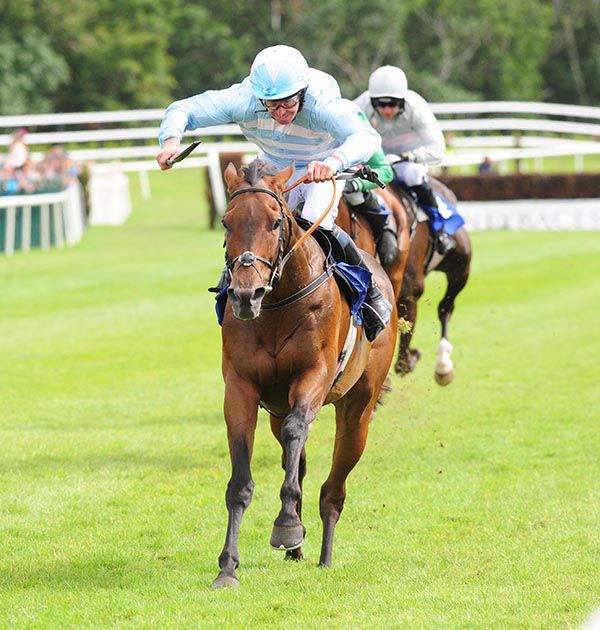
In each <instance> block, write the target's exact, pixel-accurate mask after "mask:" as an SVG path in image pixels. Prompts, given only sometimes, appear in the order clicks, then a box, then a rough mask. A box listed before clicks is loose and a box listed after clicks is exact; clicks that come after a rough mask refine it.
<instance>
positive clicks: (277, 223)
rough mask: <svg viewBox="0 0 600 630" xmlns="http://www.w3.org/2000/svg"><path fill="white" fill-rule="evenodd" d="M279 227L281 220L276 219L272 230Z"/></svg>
mask: <svg viewBox="0 0 600 630" xmlns="http://www.w3.org/2000/svg"><path fill="white" fill-rule="evenodd" d="M280 226H281V219H277V221H275V223H273V230H277V229H278V228H279V227H280Z"/></svg>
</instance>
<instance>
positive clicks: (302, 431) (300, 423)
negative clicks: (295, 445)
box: [281, 409, 308, 446]
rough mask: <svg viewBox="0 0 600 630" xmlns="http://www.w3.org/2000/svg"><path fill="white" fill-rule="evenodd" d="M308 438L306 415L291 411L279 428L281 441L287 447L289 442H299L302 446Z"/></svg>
mask: <svg viewBox="0 0 600 630" xmlns="http://www.w3.org/2000/svg"><path fill="white" fill-rule="evenodd" d="M307 437H308V422H307V421H306V415H305V414H304V413H303V412H302V411H301V410H299V409H293V410H292V411H291V412H290V413H289V414H288V415H287V416H286V418H285V420H284V421H283V424H282V426H281V441H282V442H283V444H285V445H287V444H289V443H290V442H296V441H298V442H300V443H301V444H302V445H303V446H304V443H305V442H306V439H307Z"/></svg>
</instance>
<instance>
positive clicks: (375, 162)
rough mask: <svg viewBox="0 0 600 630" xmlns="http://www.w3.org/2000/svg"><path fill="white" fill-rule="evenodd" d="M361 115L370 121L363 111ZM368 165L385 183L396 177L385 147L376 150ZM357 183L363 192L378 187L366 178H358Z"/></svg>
mask: <svg viewBox="0 0 600 630" xmlns="http://www.w3.org/2000/svg"><path fill="white" fill-rule="evenodd" d="M359 116H360V117H361V118H362V119H363V120H364V121H367V122H368V119H367V117H366V116H365V115H364V114H363V112H360V113H359ZM367 166H369V167H371V168H372V169H373V170H374V171H375V173H376V174H377V177H379V179H380V180H381V181H382V182H383V183H384V184H389V183H390V182H391V181H392V179H394V171H393V170H392V167H391V166H390V164H389V162H388V161H387V159H386V157H385V153H384V152H383V149H377V151H375V153H374V154H373V155H372V156H371V157H370V158H369V160H368V162H367ZM356 183H357V184H358V190H360V191H361V192H364V191H365V190H372V189H373V188H378V186H377V184H374V183H373V182H369V181H367V180H366V179H357V180H356Z"/></svg>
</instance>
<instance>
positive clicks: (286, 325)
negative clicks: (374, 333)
mask: <svg viewBox="0 0 600 630" xmlns="http://www.w3.org/2000/svg"><path fill="white" fill-rule="evenodd" d="M265 167H266V165H265V164H264V163H263V162H260V161H255V162H253V163H252V164H251V165H250V166H249V167H247V168H244V169H242V176H240V175H238V173H237V172H236V169H235V167H234V166H233V165H229V166H228V167H227V169H226V170H225V180H226V182H227V187H228V190H229V193H230V196H231V201H230V203H229V206H228V208H227V211H226V212H225V215H224V217H223V225H224V227H225V229H226V237H225V246H226V259H227V261H228V263H227V265H228V269H229V271H230V274H231V282H230V287H229V289H228V292H227V306H226V309H225V313H224V319H223V328H222V339H223V358H222V370H223V378H224V381H225V401H224V411H225V421H226V424H227V437H228V441H229V452H230V456H231V466H232V474H231V479H230V480H229V483H228V485H227V493H226V495H225V498H226V504H227V510H228V513H229V519H228V524H227V534H226V538H225V545H224V547H223V551H222V553H221V555H220V556H219V567H220V569H221V570H220V572H219V574H218V576H217V578H216V579H215V581H214V583H213V587H214V588H219V587H223V586H233V585H237V584H239V582H238V579H237V576H236V568H237V567H238V564H239V557H238V536H239V530H240V523H241V520H242V516H243V514H244V511H245V510H246V508H247V507H248V505H249V504H250V500H251V498H252V491H253V487H254V482H253V481H252V474H251V472H250V461H251V457H252V447H253V443H254V433H255V429H256V423H257V413H258V407H259V406H263V407H264V408H265V409H267V410H268V411H269V413H270V421H271V430H272V432H273V434H274V435H275V437H276V438H277V440H278V441H279V443H280V444H281V447H282V450H283V456H282V465H283V468H284V470H285V478H284V481H283V485H282V486H281V492H280V497H281V511H280V512H279V515H278V516H277V518H276V519H275V523H274V527H273V532H272V534H271V546H272V547H274V548H275V549H284V550H286V552H287V555H288V557H290V558H294V559H299V558H301V557H302V552H301V550H300V546H301V545H302V543H303V541H304V526H303V525H302V520H301V511H302V510H301V506H302V480H303V478H304V475H305V473H306V453H305V448H304V446H305V443H306V440H307V437H308V428H309V425H310V423H311V422H312V420H313V419H314V418H315V417H316V415H317V413H318V412H319V410H320V409H321V407H322V406H323V405H326V404H328V403H333V404H334V405H335V409H336V436H335V446H334V450H333V462H332V467H331V472H330V473H329V476H328V477H327V479H326V481H325V483H324V484H323V486H322V487H321V497H320V514H321V519H322V521H323V539H322V546H321V556H320V561H319V562H320V564H321V565H324V566H329V565H331V562H332V548H333V534H334V529H335V526H336V523H337V521H338V519H339V518H340V514H341V512H342V508H343V506H344V499H345V496H346V478H347V476H348V474H349V473H350V471H351V470H352V469H353V468H354V466H355V465H356V463H357V462H358V460H359V459H360V457H361V455H362V453H363V450H364V448H365V443H366V439H367V432H368V427H369V420H370V418H371V416H372V414H373V411H374V408H375V405H376V403H377V401H378V400H379V397H380V394H381V391H382V386H383V384H384V381H385V379H386V376H387V373H388V370H389V367H390V365H391V362H392V360H393V354H394V347H395V340H396V329H397V316H396V311H395V310H394V312H393V313H392V317H391V320H390V323H389V324H388V326H387V328H386V329H384V330H383V331H382V332H381V333H380V334H379V336H378V337H377V338H376V339H375V341H374V342H373V343H372V344H371V343H369V342H368V341H367V340H366V338H365V337H364V335H360V334H359V335H358V338H357V340H356V343H355V345H354V349H353V351H352V352H351V355H350V359H349V361H348V363H347V364H346V366H345V369H344V370H343V372H342V373H341V375H337V372H338V365H339V363H340V361H341V359H342V356H341V355H342V354H343V352H342V350H343V348H344V347H345V341H346V339H347V335H348V333H349V331H350V330H351V328H350V327H351V316H350V313H349V309H348V307H347V305H346V302H345V299H344V298H343V297H342V295H341V293H340V289H339V288H338V285H337V283H336V282H335V281H334V280H333V278H331V275H330V273H329V268H328V265H327V263H326V259H325V256H324V254H323V251H322V250H321V248H320V247H319V245H318V244H317V243H316V241H314V240H313V239H312V238H308V239H305V240H303V241H302V242H300V239H301V238H302V236H303V234H304V232H303V230H302V229H301V228H300V227H299V226H298V225H297V224H296V222H295V221H294V219H293V217H292V215H291V214H290V212H289V209H288V208H287V206H286V204H285V202H284V200H283V197H282V193H283V187H284V185H285V183H286V182H287V181H288V179H289V178H290V176H291V174H292V172H293V171H292V167H288V168H287V169H285V170H283V171H281V172H280V173H278V174H272V173H269V171H268V170H266V168H265ZM292 248H296V249H295V251H294V253H293V256H291V255H290V252H291V251H292ZM367 258H368V257H367ZM369 266H370V268H371V269H372V271H373V273H374V274H375V277H376V279H377V283H378V284H379V286H380V288H381V290H382V292H383V293H384V295H385V296H386V297H387V298H388V300H391V299H392V287H391V285H390V283H389V280H388V279H387V277H386V276H385V274H384V273H383V270H382V269H381V267H379V265H378V264H377V263H376V262H375V261H374V260H373V259H372V258H369ZM348 354H349V353H348Z"/></svg>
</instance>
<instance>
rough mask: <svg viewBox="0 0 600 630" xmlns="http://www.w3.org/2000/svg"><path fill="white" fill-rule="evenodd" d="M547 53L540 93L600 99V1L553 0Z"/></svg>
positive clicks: (568, 100)
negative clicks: (549, 43)
mask: <svg viewBox="0 0 600 630" xmlns="http://www.w3.org/2000/svg"><path fill="white" fill-rule="evenodd" d="M552 6H553V8H554V24H553V40H552V46H551V49H550V53H549V55H548V57H547V59H546V62H545V64H544V67H543V72H544V78H545V93H544V97H545V98H546V99H548V100H550V101H555V102H560V103H580V104H589V105H598V104H599V103H600V3H599V2H598V1H597V0H553V3H552Z"/></svg>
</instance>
